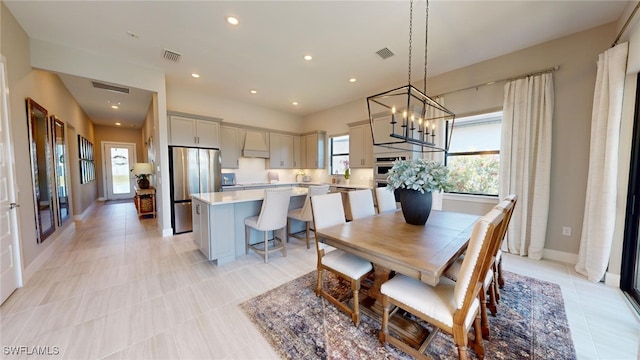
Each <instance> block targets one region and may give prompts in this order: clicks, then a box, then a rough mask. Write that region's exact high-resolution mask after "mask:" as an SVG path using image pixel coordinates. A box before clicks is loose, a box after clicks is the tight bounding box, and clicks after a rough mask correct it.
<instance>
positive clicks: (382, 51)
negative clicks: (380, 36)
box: [376, 48, 395, 60]
mask: <svg viewBox="0 0 640 360" xmlns="http://www.w3.org/2000/svg"><path fill="white" fill-rule="evenodd" d="M376 54H378V56H380V57H381V58H382V59H383V60H387V59H388V58H390V57H392V56H393V55H395V54H394V53H393V52H391V50H389V48H383V49H380V50H378V51H376Z"/></svg>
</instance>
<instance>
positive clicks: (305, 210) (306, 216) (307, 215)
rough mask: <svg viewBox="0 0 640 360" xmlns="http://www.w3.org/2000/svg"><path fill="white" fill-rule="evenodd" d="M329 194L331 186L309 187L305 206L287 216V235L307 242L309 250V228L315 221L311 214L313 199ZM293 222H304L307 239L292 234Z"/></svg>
mask: <svg viewBox="0 0 640 360" xmlns="http://www.w3.org/2000/svg"><path fill="white" fill-rule="evenodd" d="M328 192H329V185H316V186H309V191H308V192H307V197H306V198H305V199H304V205H303V206H302V207H301V208H299V209H293V210H290V211H289V213H288V214H287V234H288V235H291V236H293V237H294V238H296V239H300V240H306V241H307V249H309V228H310V226H309V225H310V224H311V222H312V221H313V216H312V214H311V197H312V196H314V195H322V194H326V193H328ZM291 220H296V221H302V222H304V223H305V226H306V227H307V229H306V231H305V237H304V238H303V237H302V236H300V235H299V234H298V233H291Z"/></svg>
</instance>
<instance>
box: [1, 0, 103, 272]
mask: <svg viewBox="0 0 640 360" xmlns="http://www.w3.org/2000/svg"><path fill="white" fill-rule="evenodd" d="M0 7H1V8H0V17H1V19H0V20H1V21H0V34H1V39H0V52H1V53H2V55H3V56H5V58H6V59H7V76H8V80H9V81H8V83H9V106H10V114H9V116H10V122H11V131H12V138H13V139H14V143H13V146H14V153H15V157H16V159H15V162H16V164H17V166H16V178H17V182H18V183H17V186H18V190H19V194H18V202H19V203H20V205H21V206H20V208H19V215H18V216H19V221H20V244H21V248H22V249H21V250H22V259H23V266H24V267H25V268H26V267H28V266H29V265H30V264H31V263H32V262H33V261H34V260H35V259H36V258H37V257H38V255H40V254H41V253H42V252H43V251H44V250H45V249H46V248H47V247H48V246H49V245H50V244H51V243H52V242H53V239H55V238H56V237H58V236H59V235H60V233H61V232H62V231H63V229H57V230H56V232H55V233H54V234H53V235H51V236H50V237H49V238H47V240H45V241H44V242H43V243H41V244H37V243H36V233H35V221H34V216H35V210H34V201H33V189H32V187H31V186H30V184H31V183H32V178H31V170H30V167H29V166H28V164H29V163H30V160H29V144H28V140H27V139H28V136H27V121H26V112H25V98H27V97H31V98H33V99H34V100H35V101H36V102H37V103H38V104H40V105H42V106H43V107H44V108H46V109H47V110H48V112H49V115H56V116H58V118H59V119H60V120H62V121H63V122H64V123H65V124H66V125H67V128H68V130H69V133H68V140H67V141H68V146H69V150H70V151H69V160H70V171H71V174H70V182H71V184H70V187H71V196H72V207H73V213H74V214H80V213H82V212H83V211H84V210H85V209H87V208H88V207H89V206H90V205H91V204H92V203H93V202H94V201H95V200H96V198H97V186H96V182H92V183H89V184H84V185H80V184H79V175H78V167H77V159H78V157H77V145H76V146H74V144H77V142H74V141H73V140H74V138H75V135H76V134H82V135H83V136H84V137H86V138H87V139H90V140H91V141H94V134H93V131H94V130H93V126H92V124H91V123H90V122H89V119H88V118H87V116H86V114H85V113H84V112H83V111H82V109H81V108H80V107H79V105H78V104H77V103H76V101H75V99H73V97H72V96H71V94H70V93H69V92H68V91H67V89H66V88H65V87H64V85H63V84H62V82H61V81H60V79H59V78H58V76H57V75H55V74H52V73H49V72H46V71H40V70H36V69H32V67H31V66H30V48H29V37H28V36H27V34H26V33H25V32H24V30H23V29H22V28H21V27H20V25H19V24H18V23H17V22H16V20H15V18H14V17H13V15H12V14H11V13H10V12H9V11H8V10H7V8H6V6H5V4H4V3H2V4H1V5H0ZM70 224H71V223H70V222H67V224H66V225H65V227H66V226H69V225H70Z"/></svg>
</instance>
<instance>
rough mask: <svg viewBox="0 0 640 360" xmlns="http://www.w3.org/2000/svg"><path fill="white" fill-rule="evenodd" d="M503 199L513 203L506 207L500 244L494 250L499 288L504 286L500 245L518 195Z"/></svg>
mask: <svg viewBox="0 0 640 360" xmlns="http://www.w3.org/2000/svg"><path fill="white" fill-rule="evenodd" d="M504 201H509V202H511V203H513V205H512V206H511V208H510V209H508V213H507V218H506V220H505V226H504V228H503V231H502V238H501V240H500V245H498V249H497V251H496V271H497V273H498V275H497V278H498V285H499V287H500V288H504V277H503V276H502V250H500V247H501V246H502V243H503V242H504V237H505V236H506V234H507V230H508V229H509V224H510V223H511V216H512V215H513V209H515V207H516V203H517V202H518V195H516V194H510V195H508V196H507V197H505V198H504V200H503V202H504ZM505 206H506V205H505Z"/></svg>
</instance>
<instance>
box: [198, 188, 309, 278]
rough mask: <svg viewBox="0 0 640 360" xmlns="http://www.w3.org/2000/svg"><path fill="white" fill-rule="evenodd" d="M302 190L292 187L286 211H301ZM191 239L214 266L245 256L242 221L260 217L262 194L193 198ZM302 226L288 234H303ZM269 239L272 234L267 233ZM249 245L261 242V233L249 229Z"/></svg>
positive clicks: (250, 192)
mask: <svg viewBox="0 0 640 360" xmlns="http://www.w3.org/2000/svg"><path fill="white" fill-rule="evenodd" d="M306 195H307V189H306V188H299V187H294V188H293V189H292V193H291V200H290V201H289V209H296V208H301V207H302V205H303V204H304V199H305V197H306ZM191 198H192V201H193V203H192V207H191V208H192V216H193V238H194V241H196V243H198V246H199V248H200V251H201V252H202V253H203V254H204V255H205V256H206V257H207V259H209V260H210V261H212V260H216V261H217V263H218V265H222V264H226V263H229V262H232V261H234V260H235V259H236V258H237V257H240V256H243V255H244V254H245V239H244V238H245V231H244V219H246V218H248V217H250V216H255V215H258V214H260V209H261V207H262V200H264V190H238V191H225V192H215V193H204V194H193V195H191ZM303 225H304V224H303V223H300V224H294V226H293V228H292V231H302V230H304V226H303ZM269 236H270V238H271V237H273V233H272V232H269ZM249 241H250V243H251V244H255V243H259V242H262V241H264V238H263V237H262V233H260V232H258V231H256V230H254V229H251V232H250V240H249Z"/></svg>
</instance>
